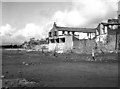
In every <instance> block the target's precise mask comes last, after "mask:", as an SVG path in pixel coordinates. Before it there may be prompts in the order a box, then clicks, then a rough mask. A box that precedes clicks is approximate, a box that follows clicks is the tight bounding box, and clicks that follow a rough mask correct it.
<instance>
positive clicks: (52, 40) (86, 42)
mask: <svg viewBox="0 0 120 89" xmlns="http://www.w3.org/2000/svg"><path fill="white" fill-rule="evenodd" d="M119 34H120V31H119V21H118V19H109V20H108V22H107V23H100V24H99V25H98V26H97V27H96V28H72V27H60V26H57V25H56V23H54V24H53V28H52V29H51V30H50V32H49V37H48V45H49V47H48V48H49V51H56V52H58V53H60V52H61V53H63V52H67V51H74V52H77V53H91V51H92V49H93V48H98V50H99V51H100V50H102V51H105V52H110V51H116V50H117V49H118V45H119V44H118V39H119Z"/></svg>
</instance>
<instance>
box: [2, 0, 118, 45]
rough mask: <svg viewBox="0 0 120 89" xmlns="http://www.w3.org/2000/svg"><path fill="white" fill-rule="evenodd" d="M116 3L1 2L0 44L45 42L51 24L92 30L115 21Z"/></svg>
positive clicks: (71, 0) (106, 0) (97, 0)
mask: <svg viewBox="0 0 120 89" xmlns="http://www.w3.org/2000/svg"><path fill="white" fill-rule="evenodd" d="M10 1H11V2H10ZM118 1H119V0H69V1H68V0H66V1H63V0H62V1H60V0H59V1H58V2H55V0H52V1H49V2H48V1H44V2H43V0H41V1H38V0H34V1H33V0H27V1H26V2H20V1H18V0H16V1H15V0H2V2H0V12H1V13H0V17H1V18H0V19H2V20H1V21H2V22H0V39H1V40H0V41H1V42H2V44H21V43H23V42H24V41H28V40H29V39H30V38H31V37H34V38H36V39H41V38H46V37H47V35H48V32H49V31H50V30H51V28H52V26H53V23H54V22H56V24H57V25H58V26H67V27H86V28H87V27H93V28H95V27H97V25H98V24H99V23H100V22H101V21H106V20H107V19H109V18H117V10H118V4H117V2H118Z"/></svg>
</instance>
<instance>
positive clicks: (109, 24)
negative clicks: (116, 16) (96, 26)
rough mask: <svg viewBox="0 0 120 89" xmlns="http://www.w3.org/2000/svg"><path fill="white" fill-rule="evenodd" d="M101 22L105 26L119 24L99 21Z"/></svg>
mask: <svg viewBox="0 0 120 89" xmlns="http://www.w3.org/2000/svg"><path fill="white" fill-rule="evenodd" d="M101 24H103V25H106V26H108V25H120V24H118V23H101Z"/></svg>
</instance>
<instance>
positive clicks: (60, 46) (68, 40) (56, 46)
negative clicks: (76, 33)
mask: <svg viewBox="0 0 120 89" xmlns="http://www.w3.org/2000/svg"><path fill="white" fill-rule="evenodd" d="M64 37H65V43H56V42H55V43H49V51H56V52H58V53H63V52H66V51H69V50H71V49H72V47H73V39H72V36H64Z"/></svg>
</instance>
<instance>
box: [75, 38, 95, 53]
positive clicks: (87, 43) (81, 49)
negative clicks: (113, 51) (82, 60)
mask: <svg viewBox="0 0 120 89" xmlns="http://www.w3.org/2000/svg"><path fill="white" fill-rule="evenodd" d="M94 47H95V40H89V39H83V40H79V41H74V42H73V52H75V53H80V54H81V53H83V54H91V53H92V49H93V48H94Z"/></svg>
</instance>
